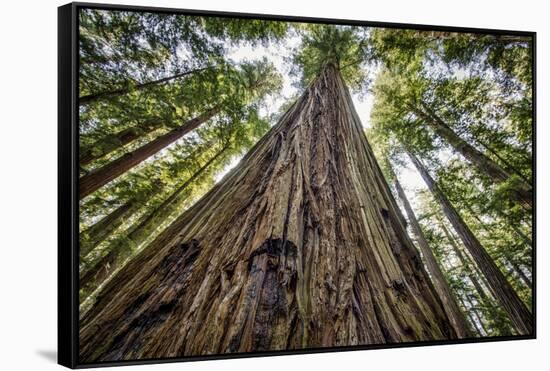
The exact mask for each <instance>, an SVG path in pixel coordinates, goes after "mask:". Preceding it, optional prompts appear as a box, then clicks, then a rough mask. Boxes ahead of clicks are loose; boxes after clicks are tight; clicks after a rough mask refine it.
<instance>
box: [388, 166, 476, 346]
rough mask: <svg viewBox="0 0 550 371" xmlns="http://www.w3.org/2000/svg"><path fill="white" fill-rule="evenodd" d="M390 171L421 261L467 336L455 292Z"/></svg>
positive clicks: (455, 323) (458, 328) (456, 326)
mask: <svg viewBox="0 0 550 371" xmlns="http://www.w3.org/2000/svg"><path fill="white" fill-rule="evenodd" d="M389 166H391V165H389ZM390 170H391V167H390ZM391 173H392V176H393V184H394V187H395V190H396V191H397V195H398V197H399V199H400V200H401V203H402V204H403V207H404V209H405V213H406V215H407V219H408V220H409V224H410V226H411V229H412V232H413V234H414V236H415V237H416V244H417V246H418V247H419V248H420V252H421V253H422V261H423V262H424V263H425V264H426V268H427V270H428V272H429V273H430V276H431V278H432V282H433V283H434V286H435V289H436V291H437V293H438V294H439V297H440V298H441V300H442V301H443V305H444V307H445V312H446V313H447V315H448V317H449V319H450V320H451V322H452V324H453V327H454V329H455V331H456V333H457V335H458V336H459V337H462V338H464V337H468V336H469V335H470V334H471V333H470V329H469V326H468V323H467V322H466V318H465V317H464V313H462V311H461V310H460V307H459V306H458V303H457V302H456V297H455V294H454V293H453V292H452V290H451V288H450V287H449V284H448V282H447V279H446V278H445V275H444V274H443V272H442V271H441V267H440V265H439V263H438V261H437V258H436V257H435V255H434V253H433V251H432V249H431V247H430V245H429V244H428V241H427V240H426V237H424V233H423V232H422V228H421V227H420V224H419V223H418V220H417V219H416V215H415V213H414V211H413V209H412V207H411V204H410V202H409V199H408V198H407V195H406V194H405V190H404V189H403V187H402V186H401V183H399V179H397V176H396V174H395V173H394V172H393V170H391Z"/></svg>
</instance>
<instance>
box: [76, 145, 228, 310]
mask: <svg viewBox="0 0 550 371" xmlns="http://www.w3.org/2000/svg"><path fill="white" fill-rule="evenodd" d="M228 148H229V146H228V145H225V146H224V147H223V148H222V149H221V150H220V151H218V152H217V153H216V154H215V155H214V156H212V158H210V159H209V160H208V161H207V162H206V163H205V164H204V165H202V166H201V167H200V168H199V169H198V170H197V171H196V172H195V173H194V174H193V175H192V176H191V177H189V179H187V180H186V181H185V182H183V183H182V184H181V185H180V186H179V187H178V188H177V189H176V190H175V191H174V192H172V194H171V195H170V196H169V197H168V198H167V199H166V200H164V201H163V202H162V203H161V204H160V205H159V206H158V207H156V208H155V209H154V210H153V211H151V212H150V213H148V214H146V215H145V216H144V217H143V218H142V219H141V220H140V221H138V222H137V223H136V224H135V225H134V226H133V227H131V231H130V232H129V233H128V235H127V239H124V240H115V241H113V244H112V246H109V247H108V248H107V250H108V253H107V254H105V256H103V258H101V259H100V260H99V261H98V262H97V263H96V264H95V265H93V266H92V267H90V269H88V270H86V271H83V272H82V274H81V277H80V291H81V296H80V301H81V302H82V301H84V300H85V299H86V298H87V297H88V296H89V295H90V294H91V293H93V292H94V291H95V290H96V289H97V288H98V287H99V286H100V285H102V284H103V283H104V282H105V280H107V279H108V278H109V277H110V275H111V274H112V273H113V272H115V271H116V270H117V269H118V268H120V267H121V265H122V264H124V262H125V261H126V259H128V258H129V257H130V256H131V255H132V254H133V253H134V252H135V251H136V249H138V248H139V247H140V246H141V245H142V243H143V242H144V241H145V240H146V239H147V238H148V237H149V235H150V234H151V233H153V232H154V231H155V230H157V228H158V227H159V226H160V225H161V224H162V223H163V222H164V221H165V220H166V219H167V218H168V217H170V216H171V215H172V213H174V212H175V211H176V210H177V209H178V207H179V206H180V205H181V204H182V203H183V202H184V200H185V199H186V196H187V194H186V193H185V191H186V190H187V188H188V187H189V185H190V184H192V183H193V182H195V181H197V180H198V179H199V178H200V177H201V176H202V175H203V174H204V173H205V172H206V171H207V169H208V168H209V167H210V166H211V165H212V164H213V163H214V162H215V161H217V160H218V159H219V158H220V156H222V155H223V154H224V153H225V152H226V151H227V150H228Z"/></svg>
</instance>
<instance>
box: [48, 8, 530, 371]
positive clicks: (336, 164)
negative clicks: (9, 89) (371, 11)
mask: <svg viewBox="0 0 550 371" xmlns="http://www.w3.org/2000/svg"><path fill="white" fill-rule="evenodd" d="M243 11H246V9H243ZM358 17H359V15H358ZM58 19H59V32H58V35H59V43H58V44H59V99H58V101H59V186H58V189H59V321H58V323H59V362H60V363H61V364H62V365H65V366H68V367H73V368H74V367H91V366H107V365H123V364H135V363H154V362H172V361H190V360H201V359H212V358H230V357H248V356H260V355H261V356H265V355H280V354H296V353H310V352H326V351H347V350H358V349H374V348H389V347H402V346H420V345H434V344H455V343H464V342H481V341H496V340H515V339H533V338H534V337H535V244H534V243H535V238H534V236H535V233H534V232H535V231H534V228H533V226H534V225H535V206H536V205H535V187H534V185H535V172H534V170H535V166H534V158H535V157H534V153H535V141H534V133H535V130H534V128H535V112H536V110H535V107H534V102H535V65H534V61H535V58H534V56H535V33H533V32H523V31H504V30H489V29H466V28H455V27H443V26H427V25H414V24H391V23H383V22H367V21H360V20H356V21H351V20H340V19H316V18H303V17H292V16H282V15H277V16H275V15H258V14H247V13H224V12H206V11H197V10H180V9H164V8H147V7H133V6H115V5H100V4H87V3H72V4H68V5H65V6H62V7H60V8H59V16H58Z"/></svg>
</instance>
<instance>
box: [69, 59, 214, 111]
mask: <svg viewBox="0 0 550 371" xmlns="http://www.w3.org/2000/svg"><path fill="white" fill-rule="evenodd" d="M208 68H210V67H205V68H197V69H194V70H191V71H185V72H181V73H178V74H175V75H172V76H168V77H164V78H162V79H158V80H153V81H148V82H144V83H141V84H135V85H130V86H127V87H124V88H120V89H113V90H107V91H102V92H98V93H94V94H88V95H84V96H82V97H80V98H78V103H79V104H81V105H83V104H88V103H91V102H95V101H97V100H100V99H107V98H113V97H116V96H119V95H124V94H128V93H129V92H131V91H137V90H142V89H145V88H147V87H150V86H153V85H160V84H164V83H165V82H168V81H171V80H174V79H177V78H180V77H184V76H187V75H191V74H193V73H197V72H201V71H204V70H206V69H208Z"/></svg>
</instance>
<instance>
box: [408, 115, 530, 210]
mask: <svg viewBox="0 0 550 371" xmlns="http://www.w3.org/2000/svg"><path fill="white" fill-rule="evenodd" d="M424 110H426V111H427V112H428V113H426V112H425V111H423V110H421V109H417V108H414V112H415V113H416V114H417V115H419V116H420V117H421V118H422V119H424V120H425V122H426V123H427V124H428V125H430V127H431V128H432V129H433V130H434V131H435V132H436V133H437V135H439V136H440V137H442V138H444V139H445V140H446V141H447V143H449V144H450V145H451V146H452V147H453V148H454V149H455V150H456V151H457V152H458V153H460V154H461V155H462V156H464V157H465V158H466V159H467V160H468V161H470V162H471V163H472V164H473V165H474V166H476V167H477V168H478V169H479V171H481V172H482V173H483V174H486V175H487V176H488V177H489V178H491V179H492V180H493V181H494V182H495V183H502V182H505V181H507V180H509V179H510V174H508V172H506V171H505V170H504V169H503V168H502V167H501V166H500V165H499V164H497V163H496V162H495V161H493V160H492V159H490V158H489V157H487V156H485V155H484V154H483V153H482V152H480V151H478V150H477V149H476V148H475V147H474V146H472V145H471V144H469V143H468V142H466V141H465V140H464V139H462V138H461V137H459V136H458V135H457V134H456V133H455V132H454V131H453V130H452V129H451V128H450V127H449V126H448V125H447V124H446V123H445V122H443V120H441V118H440V117H438V116H437V115H435V114H434V113H433V112H431V111H430V110H429V108H428V107H427V106H426V105H424ZM511 191H512V193H511V198H512V199H513V200H515V201H516V202H517V203H518V204H519V205H521V206H522V207H523V208H525V209H526V210H531V209H532V208H533V191H532V188H531V186H529V184H527V183H524V182H521V183H520V184H519V185H517V186H515V187H513V189H512V190H511Z"/></svg>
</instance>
